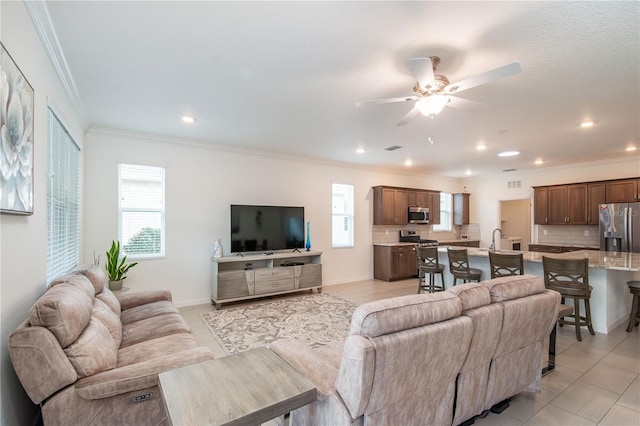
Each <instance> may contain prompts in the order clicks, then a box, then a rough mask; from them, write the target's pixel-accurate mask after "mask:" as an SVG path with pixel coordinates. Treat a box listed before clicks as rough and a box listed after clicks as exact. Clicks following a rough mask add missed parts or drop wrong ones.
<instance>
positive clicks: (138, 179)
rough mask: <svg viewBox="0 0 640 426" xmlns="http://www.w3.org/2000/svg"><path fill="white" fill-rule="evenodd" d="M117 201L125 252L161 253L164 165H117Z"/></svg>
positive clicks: (132, 254) (135, 254)
mask: <svg viewBox="0 0 640 426" xmlns="http://www.w3.org/2000/svg"><path fill="white" fill-rule="evenodd" d="M118 200H119V201H118V208H119V217H120V223H119V229H120V241H121V243H122V249H123V251H124V253H125V254H126V255H127V256H129V257H133V258H144V257H157V256H164V168H162V167H151V166H140V165H135V164H120V165H119V168H118Z"/></svg>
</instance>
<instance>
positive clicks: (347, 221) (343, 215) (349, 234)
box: [331, 183, 353, 247]
mask: <svg viewBox="0 0 640 426" xmlns="http://www.w3.org/2000/svg"><path fill="white" fill-rule="evenodd" d="M331 189H332V197H331V203H332V210H331V211H332V226H331V246H332V247H353V185H345V184H340V183H334V184H333V185H332V188H331Z"/></svg>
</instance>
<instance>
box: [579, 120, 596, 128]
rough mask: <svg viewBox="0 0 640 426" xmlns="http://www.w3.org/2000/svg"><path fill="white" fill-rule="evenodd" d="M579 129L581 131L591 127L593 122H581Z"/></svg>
mask: <svg viewBox="0 0 640 426" xmlns="http://www.w3.org/2000/svg"><path fill="white" fill-rule="evenodd" d="M580 127H582V128H583V129H585V128H587V127H593V121H583V122H582V123H580Z"/></svg>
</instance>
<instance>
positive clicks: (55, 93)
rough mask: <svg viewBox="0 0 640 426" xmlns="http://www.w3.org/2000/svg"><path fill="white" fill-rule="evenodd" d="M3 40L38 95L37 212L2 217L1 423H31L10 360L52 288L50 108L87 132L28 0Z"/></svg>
mask: <svg viewBox="0 0 640 426" xmlns="http://www.w3.org/2000/svg"><path fill="white" fill-rule="evenodd" d="M1 8H2V14H1V22H2V24H1V33H0V34H1V39H2V43H3V44H4V46H5V48H6V49H7V50H8V52H9V53H10V54H11V56H12V57H13V59H14V61H15V62H16V63H17V64H18V67H20V70H21V71H22V73H23V74H24V75H25V77H26V78H27V80H28V81H29V83H30V84H31V86H32V87H33V89H34V91H35V110H34V120H35V122H34V126H35V127H34V142H35V143H34V156H35V158H34V167H35V170H34V213H33V215H31V216H14V215H6V214H3V215H1V216H0V243H1V245H0V294H1V297H0V299H1V302H0V303H1V306H2V314H1V315H2V323H1V328H2V332H1V335H2V337H1V339H0V354H1V372H2V373H1V379H2V388H1V394H2V398H1V401H2V402H1V407H2V413H1V417H0V424H4V425H29V424H32V423H33V420H34V418H35V415H36V412H37V406H36V405H34V404H33V403H32V402H31V400H29V399H28V397H27V396H26V394H25V393H24V391H23V389H22V386H21V385H20V383H19V381H18V379H17V377H16V375H15V372H14V370H13V366H12V365H11V362H10V360H9V353H8V350H7V339H8V338H9V334H11V332H13V330H15V329H16V328H17V327H18V325H19V324H20V323H21V322H22V321H24V320H25V319H26V315H27V313H28V310H29V308H30V307H31V305H32V304H33V302H35V300H36V299H37V298H38V297H39V296H40V295H41V294H42V293H43V292H44V289H45V285H46V282H45V280H46V241H47V234H46V226H47V220H46V214H45V210H46V201H45V195H46V187H47V180H46V164H47V161H46V159H47V104H48V102H51V103H53V104H54V105H55V106H56V107H57V112H58V113H59V114H60V115H61V116H62V119H63V120H64V121H65V122H66V124H67V125H68V126H70V127H71V128H70V131H71V132H72V133H73V134H74V135H76V137H77V139H78V140H76V142H77V143H78V144H80V146H81V147H82V143H83V140H82V135H83V133H84V131H83V130H82V129H81V128H80V125H79V123H78V121H77V119H76V117H75V116H74V113H73V112H72V108H71V106H70V103H69V101H68V99H67V97H66V95H65V93H64V91H63V89H62V87H61V85H60V83H59V81H58V79H57V77H56V74H55V73H54V71H53V68H52V65H51V63H50V62H49V59H48V57H47V55H46V53H45V51H44V50H43V47H42V44H41V42H40V39H39V38H38V35H37V34H36V32H35V30H34V27H33V24H32V22H31V19H30V18H29V15H28V14H27V11H26V9H25V5H24V3H22V2H6V1H3V2H1Z"/></svg>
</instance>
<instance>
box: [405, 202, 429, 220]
mask: <svg viewBox="0 0 640 426" xmlns="http://www.w3.org/2000/svg"><path fill="white" fill-rule="evenodd" d="M408 221H409V223H421V224H424V225H428V224H429V209H428V208H427V207H417V206H410V207H409V217H408Z"/></svg>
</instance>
